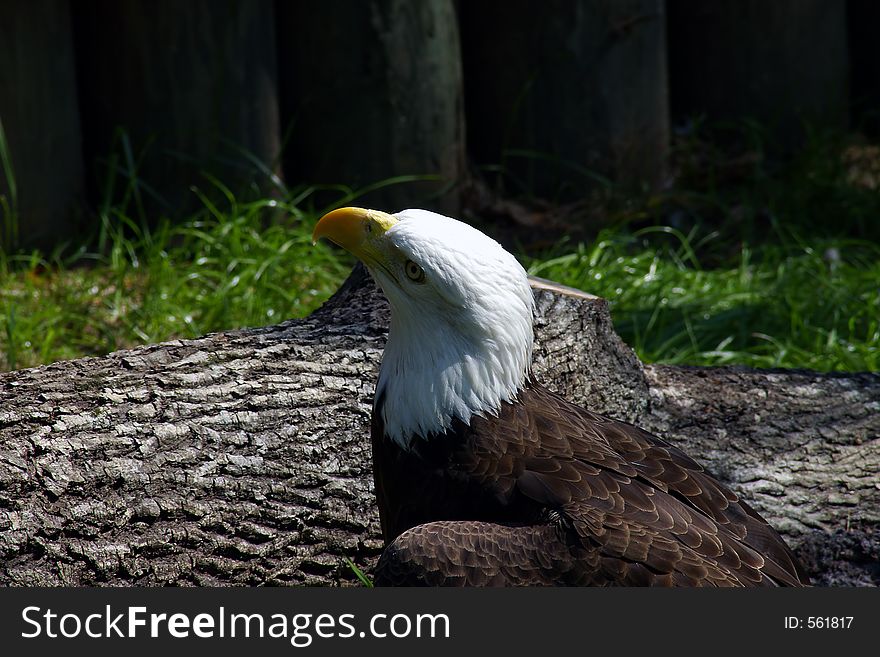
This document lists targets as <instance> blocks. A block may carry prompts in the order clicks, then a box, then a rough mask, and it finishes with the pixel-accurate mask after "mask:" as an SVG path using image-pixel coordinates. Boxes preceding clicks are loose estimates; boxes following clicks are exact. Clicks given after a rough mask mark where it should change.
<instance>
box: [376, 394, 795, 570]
mask: <svg viewBox="0 0 880 657" xmlns="http://www.w3.org/2000/svg"><path fill="white" fill-rule="evenodd" d="M381 403H382V400H381V398H380V399H379V400H378V402H377V407H381ZM380 416H381V413H379V412H374V413H373V418H374V419H373V427H372V439H373V461H374V468H375V480H376V494H377V498H378V502H379V511H380V517H381V521H382V532H383V535H384V538H385V542H386V546H387V547H386V550H385V552H384V553H383V555H382V558H381V559H380V562H379V568H378V570H377V574H376V583H377V584H380V585H438V586H439V585H446V586H449V585H460V586H487V585H510V586H523V585H550V586H552V585H593V586H779V585H781V586H803V585H806V584H807V583H808V580H807V577H806V575H805V574H804V572H803V570H802V568H801V567H800V566H799V565H798V563H797V560H796V559H795V557H794V556H793V555H792V553H791V551H790V550H789V548H788V547H787V546H786V545H785V543H784V542H783V540H782V538H781V537H780V536H779V534H777V533H776V531H774V530H773V528H771V527H770V526H769V525H768V524H767V522H766V521H765V520H764V519H763V518H761V517H760V516H759V515H758V514H757V513H755V512H754V511H753V510H752V509H750V508H749V507H748V506H747V505H746V504H745V503H744V502H742V501H741V500H739V499H738V498H737V496H736V495H734V494H733V493H732V492H731V491H730V490H729V489H727V488H726V487H725V486H723V485H722V484H720V483H719V482H718V481H716V480H715V479H714V478H713V477H712V476H711V475H709V474H707V473H706V472H705V471H704V470H703V468H702V467H701V466H700V465H698V464H697V463H696V462H694V461H693V460H692V459H690V458H689V457H688V456H686V455H685V454H684V453H683V452H681V451H680V450H678V449H677V448H675V447H673V446H672V445H669V444H667V443H665V442H664V441H662V440H660V439H659V438H657V437H656V436H653V435H651V434H650V433H648V432H646V431H643V430H642V429H639V428H638V427H635V426H633V425H630V424H626V423H624V422H619V421H617V420H613V419H610V418H607V417H604V416H601V415H598V414H595V413H592V412H590V411H587V410H585V409H583V408H580V407H578V406H575V405H573V404H571V403H569V402H567V401H566V400H564V399H562V398H561V397H559V396H558V395H555V394H553V393H551V392H549V391H548V390H546V389H545V388H542V387H540V386H537V385H529V386H527V387H525V388H524V389H523V390H521V391H520V393H519V396H518V399H517V400H516V401H515V402H514V403H505V404H503V405H502V407H501V409H500V411H499V414H498V416H497V417H488V418H484V417H474V418H472V419H471V422H470V425H469V426H468V425H466V424H465V423H463V422H457V423H456V424H455V425H454V426H453V428H452V429H451V430H450V431H448V432H447V433H445V434H443V435H439V436H431V437H430V438H429V439H422V438H415V439H414V441H413V443H412V449H410V450H403V449H401V448H400V447H399V446H398V445H396V444H395V443H394V442H392V441H391V440H389V439H388V438H387V437H386V436H385V431H384V427H383V426H382V422H381V420H380V419H379V418H380Z"/></svg>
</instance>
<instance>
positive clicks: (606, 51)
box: [0, 0, 880, 245]
mask: <svg viewBox="0 0 880 657" xmlns="http://www.w3.org/2000/svg"><path fill="white" fill-rule="evenodd" d="M878 19H880V3H878V2H873V1H872V0H848V1H847V0H773V1H772V2H767V1H765V0H712V1H706V0H665V1H664V0H541V1H538V0H507V1H500V0H499V1H491V0H459V1H457V2H456V1H455V0H277V1H273V0H185V1H184V0H69V1H68V0H0V121H2V129H3V133H2V134H4V135H5V144H4V143H2V142H0V147H2V148H0V154H3V155H4V156H5V157H3V158H0V219H2V220H3V221H4V222H5V223H6V225H5V226H4V230H2V231H0V234H2V235H4V236H5V239H6V240H7V242H8V241H9V239H10V235H11V233H12V232H13V231H12V230H11V228H12V226H11V223H12V221H13V220H14V219H15V221H16V223H17V225H18V229H19V233H20V240H19V243H20V244H23V245H28V244H42V245H51V244H53V243H55V242H57V241H58V240H61V239H64V238H68V237H70V236H72V235H76V234H79V233H80V232H81V231H82V230H84V229H88V228H89V226H88V222H89V221H90V220H91V219H90V218H91V217H94V209H95V208H97V207H100V205H101V203H102V201H103V200H104V199H105V198H107V197H108V195H109V194H110V192H108V181H113V182H115V184H116V187H115V188H113V189H114V190H115V191H116V192H118V190H119V188H120V186H121V185H124V184H125V182H126V180H127V179H136V180H137V181H138V187H137V192H138V194H140V195H141V196H142V200H143V203H144V204H145V206H146V207H148V209H149V213H151V214H155V213H159V212H161V213H165V214H168V215H170V216H180V215H183V214H184V213H185V212H186V211H187V209H188V208H190V207H191V205H192V203H193V201H194V197H193V195H192V193H191V192H190V186H191V185H194V184H195V185H200V186H203V187H204V186H210V183H208V182H206V179H205V178H204V176H203V175H202V173H201V172H202V171H209V172H211V173H212V174H214V175H216V176H217V178H219V179H220V180H222V181H223V182H224V183H226V184H227V185H229V186H230V187H232V188H233V189H239V188H241V187H242V186H247V185H256V186H259V187H262V188H271V186H272V182H271V181H272V176H273V175H277V176H279V177H280V178H281V179H283V180H284V181H286V184H288V185H291V186H293V185H297V184H311V183H318V184H320V183H328V184H330V183H345V184H348V185H352V186H363V185H368V184H370V183H374V182H376V181H379V180H382V179H386V178H390V177H393V176H401V175H413V174H416V175H419V174H426V175H430V176H432V177H433V179H432V180H422V181H420V182H414V183H411V184H405V185H396V186H393V187H388V188H385V189H384V190H382V191H381V192H377V193H375V194H373V195H372V197H371V198H370V199H368V201H367V202H371V203H376V204H381V205H383V206H384V207H388V208H390V209H396V208H400V207H402V206H406V205H415V204H419V205H424V206H430V207H434V208H437V209H440V210H444V211H447V212H455V211H456V207H457V203H458V195H457V187H456V185H457V184H458V183H460V182H461V181H462V180H463V179H464V178H465V172H466V169H467V168H468V166H470V165H473V164H476V165H497V166H498V167H501V168H502V169H503V170H504V172H505V174H506V179H507V180H508V181H509V184H510V189H509V191H510V192H511V193H517V192H520V191H522V190H528V191H529V193H532V194H535V195H539V196H544V197H547V198H551V199H554V198H555V199H561V198H572V197H577V196H579V195H583V194H585V193H587V192H588V190H589V189H590V188H591V186H593V185H595V184H597V181H598V180H602V179H610V180H614V181H617V182H619V183H622V184H624V185H643V184H648V185H652V184H657V183H658V182H660V181H661V180H662V179H663V177H664V166H665V163H666V160H667V155H668V145H669V140H670V132H671V130H672V126H673V125H675V124H676V123H678V122H681V121H684V120H686V119H687V118H688V117H692V116H697V115H701V116H705V117H706V118H707V119H709V120H715V119H728V118H731V119H737V118H742V117H753V118H755V119H757V120H758V121H760V122H762V123H763V124H765V125H767V126H769V127H770V128H771V132H772V134H773V135H774V138H775V139H776V140H777V141H778V142H779V143H780V144H783V145H786V144H788V145H790V144H792V143H796V142H797V141H798V140H799V139H800V138H801V137H802V134H803V132H802V125H803V122H804V121H807V122H809V123H811V124H814V125H817V126H820V127H831V128H834V129H845V128H847V126H848V125H852V124H853V123H855V124H857V125H856V126H854V127H861V126H862V124H863V123H865V124H868V125H869V126H870V121H872V120H873V121H875V123H874V124H873V127H874V129H875V130H876V127H877V125H876V117H877V108H878V107H880V53H878V45H877V44H878V43H880V40H877V39H876V38H875V37H874V34H873V32H874V30H875V29H876V25H877V24H878ZM114 172H115V173H116V174H117V175H116V178H113V177H112V176H111V175H110V174H111V173H114Z"/></svg>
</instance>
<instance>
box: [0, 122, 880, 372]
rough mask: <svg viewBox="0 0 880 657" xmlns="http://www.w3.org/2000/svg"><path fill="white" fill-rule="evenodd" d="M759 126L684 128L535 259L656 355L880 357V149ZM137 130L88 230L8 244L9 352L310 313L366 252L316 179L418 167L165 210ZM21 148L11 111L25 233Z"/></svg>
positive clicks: (273, 183) (212, 185) (813, 363)
mask: <svg viewBox="0 0 880 657" xmlns="http://www.w3.org/2000/svg"><path fill="white" fill-rule="evenodd" d="M756 134H757V133H754V132H747V133H746V137H747V138H746V139H744V140H741V141H742V142H743V143H745V144H746V151H745V153H744V155H740V156H736V157H732V156H731V155H730V153H723V152H721V151H719V150H717V149H714V148H713V147H711V145H709V144H707V142H705V141H702V140H700V139H699V138H698V137H694V136H689V137H688V138H686V139H683V140H680V141H679V144H678V148H677V153H676V160H675V161H676V167H677V169H678V176H677V183H676V184H675V185H674V186H672V187H670V188H669V189H667V190H666V191H664V192H662V193H659V194H653V195H638V194H632V193H629V194H622V193H620V191H619V190H614V189H613V188H612V187H609V186H607V185H606V186H603V187H602V189H601V192H600V193H598V194H597V195H596V198H597V199H598V203H593V204H592V205H590V204H587V205H586V206H585V210H584V211H585V212H588V213H591V216H592V217H595V216H600V217H601V218H602V222H603V223H604V225H606V226H608V228H606V229H605V230H603V231H602V232H601V233H600V234H599V235H598V236H597V237H595V238H593V239H591V238H589V236H587V237H585V238H584V239H581V240H579V241H576V242H570V243H561V244H558V245H557V246H555V247H554V248H552V249H550V250H546V249H545V250H542V251H541V252H540V253H535V252H534V250H531V252H527V249H526V248H522V249H520V257H521V259H522V261H523V262H524V263H525V264H526V265H527V267H528V268H529V269H530V271H531V272H533V273H535V274H538V275H540V276H544V277H547V278H551V279H555V280H558V281H560V282H562V283H566V284H568V285H572V286H575V287H579V288H582V289H584V290H587V291H589V292H592V293H594V294H598V295H600V296H604V297H606V298H608V299H609V300H610V301H611V303H612V313H613V318H614V322H615V326H616V328H617V330H618V332H619V333H620V334H621V336H622V337H623V338H624V339H625V340H626V341H627V342H629V343H630V344H631V345H632V346H633V347H634V348H635V349H636V351H637V352H638V354H639V356H640V357H641V358H642V359H643V360H645V361H648V362H665V363H678V364H699V365H721V364H745V365H750V366H756V367H806V368H812V369H817V370H823V371H830V370H849V371H857V370H875V371H876V370H880V149H876V148H875V150H871V147H868V148H867V149H864V148H862V150H858V149H857V151H856V152H855V155H853V151H852V148H851V144H848V143H847V142H846V141H842V140H841V139H839V138H827V137H817V136H814V137H813V138H811V139H810V141H809V142H808V144H807V146H806V147H805V148H804V149H803V151H802V152H800V153H798V154H796V156H795V157H793V158H791V159H790V160H789V161H788V162H787V163H786V164H785V165H784V166H780V165H775V164H772V163H771V161H770V160H769V159H766V158H764V157H763V155H762V142H761V139H760V135H757V136H756ZM122 146H123V148H122V149H121V150H122V153H121V155H120V156H119V157H118V158H116V159H115V160H111V162H115V164H113V166H112V167H111V175H110V176H108V178H107V181H106V182H107V184H106V187H105V201H104V203H103V204H102V207H101V208H100V209H99V211H98V221H99V225H100V230H99V232H98V233H97V234H96V235H93V236H88V237H87V238H85V239H84V240H83V243H84V244H86V245H88V246H81V247H78V248H66V249H60V250H59V251H57V252H56V253H54V254H51V255H45V254H40V253H33V254H8V253H4V252H3V251H2V250H0V369H3V370H9V369H16V368H21V367H29V366H34V365H39V364H43V363H50V362H53V361H56V360H61V359H67V358H76V357H80V356H84V355H100V354H105V353H108V352H110V351H113V350H116V349H121V348H126V347H132V346H135V345H138V344H144V343H154V342H159V341H163V340H168V339H172V338H187V337H197V336H200V335H203V334H205V333H208V332H211V331H218V330H227V329H233V328H239V327H245V326H260V325H266V324H273V323H277V322H279V321H281V320H283V319H286V318H292V317H302V316H304V315H306V314H308V313H309V312H311V311H312V310H313V309H314V308H316V307H317V306H318V305H319V304H320V303H322V302H323V301H324V300H325V299H326V298H327V297H328V296H329V295H330V294H331V293H332V292H333V291H334V290H335V289H336V288H337V287H338V285H339V284H340V283H341V282H342V280H343V278H344V276H345V275H346V274H347V272H348V270H349V268H350V266H351V264H352V261H351V260H350V259H347V258H346V256H344V255H343V254H341V253H340V252H339V251H338V250H333V249H330V248H328V247H327V246H326V245H325V244H319V245H317V247H314V246H312V244H311V230H312V227H313V225H314V222H315V220H316V219H317V217H318V216H319V215H320V214H321V213H323V212H324V211H325V210H327V209H329V208H314V207H310V205H312V204H313V203H314V192H315V191H321V192H327V191H331V192H333V193H334V194H336V198H337V201H336V202H335V203H334V204H333V205H334V206H337V205H346V204H351V203H352V202H353V200H354V199H355V198H356V197H357V195H358V194H360V193H365V192H367V191H371V189H375V188H376V187H379V186H382V185H386V184H395V183H399V182H407V181H411V180H416V179H418V178H411V177H410V178H399V179H393V180H389V181H383V182H382V183H379V184H377V185H376V186H374V187H372V188H370V189H366V190H359V191H353V190H351V189H349V188H346V187H343V186H338V187H333V188H323V189H321V190H316V189H315V188H309V187H298V188H292V189H289V188H287V187H285V186H284V185H283V183H281V181H279V180H277V178H275V177H274V176H273V175H272V172H271V171H263V172H261V174H262V175H264V177H265V179H266V180H269V181H270V187H271V188H272V189H271V195H272V196H273V198H272V199H269V198H261V197H260V196H258V195H257V194H255V193H254V191H253V190H251V191H249V192H247V193H246V194H243V195H239V196H236V195H234V194H233V193H232V192H231V191H230V190H229V189H227V188H226V187H225V186H224V185H223V184H221V183H220V182H219V181H217V180H215V179H213V178H210V176H206V180H208V181H209V185H207V187H206V189H205V190H200V189H194V190H193V191H194V193H195V194H196V195H197V196H198V197H199V198H200V199H201V203H202V209H201V210H199V211H198V212H196V213H195V214H194V215H193V216H192V217H190V218H189V220H187V221H184V222H183V223H177V224H172V223H170V222H167V221H161V222H158V225H155V224H152V223H151V222H149V221H147V217H146V211H145V209H144V203H143V201H142V194H145V193H146V194H151V193H153V192H152V191H151V190H150V189H149V187H148V186H146V185H144V184H143V181H139V180H138V178H137V160H136V158H135V157H134V156H133V154H132V151H131V149H130V148H129V147H128V146H127V142H126V141H125V140H124V139H123V144H122ZM4 154H6V155H8V153H7V149H6V148H5V145H4V143H3V141H2V127H0V156H3V157H0V160H2V161H0V171H2V173H3V175H4V176H5V177H6V179H7V183H8V185H7V188H8V189H9V190H10V198H6V197H3V196H0V218H3V220H4V225H5V226H6V228H7V232H6V233H5V234H4V235H3V236H2V239H3V240H5V241H6V242H7V243H9V241H10V240H12V239H14V237H15V235H14V232H15V231H14V226H15V224H17V223H18V221H19V219H20V217H19V216H18V215H17V209H16V198H15V184H14V177H13V175H12V174H13V172H12V163H11V161H10V159H9V158H8V157H7V156H5V155H4ZM863 160H864V161H863ZM113 167H115V170H114V169H113ZM872 172H873V173H872ZM114 174H115V175H114ZM872 176H873V177H872ZM245 197H246V198H249V199H254V200H242V199H243V198H245ZM10 226H12V228H10ZM149 226H153V227H149ZM529 232H530V233H535V231H529ZM537 232H538V233H542V231H537ZM541 236H542V237H543V233H542V235H541Z"/></svg>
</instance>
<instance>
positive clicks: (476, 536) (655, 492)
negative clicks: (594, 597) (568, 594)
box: [313, 208, 808, 586]
mask: <svg viewBox="0 0 880 657" xmlns="http://www.w3.org/2000/svg"><path fill="white" fill-rule="evenodd" d="M321 237H324V238H327V239H329V240H331V241H332V242H335V243H336V244H338V245H339V246H341V247H343V248H344V249H346V250H348V251H350V252H351V253H352V254H354V255H355V256H356V257H358V258H359V259H360V260H361V261H362V262H363V263H364V264H365V265H366V267H367V269H368V270H369V272H370V273H371V275H372V276H373V278H374V279H375V280H376V282H377V283H378V284H379V286H380V287H381V288H382V290H383V291H384V293H385V295H386V296H387V297H388V301H389V302H390V304H391V327H390V331H389V334H388V342H387V345H386V347H385V353H384V356H383V359H382V366H381V369H380V373H379V379H378V383H377V386H376V394H375V399H374V405H373V413H372V429H371V434H372V449H373V468H374V477H375V489H376V497H377V501H378V506H379V516H380V520H381V525H382V534H383V537H384V540H385V546H386V547H385V549H384V551H383V553H382V556H381V557H380V559H379V564H378V566H377V570H376V574H375V581H376V584H378V585H428V586H529V585H550V586H563V585H576V586H580V585H590V586H804V585H806V584H808V579H807V577H806V575H805V573H804V571H803V569H802V567H801V566H800V565H799V564H798V562H797V560H796V558H795V557H794V555H793V554H792V552H791V550H790V549H789V548H788V546H787V545H786V544H785V543H784V542H783V540H782V538H781V537H780V536H779V534H778V533H777V532H776V531H775V530H774V529H773V528H772V527H770V526H769V525H768V524H767V522H766V521H765V520H764V519H763V518H762V517H761V516H759V515H758V514H757V513H756V512H755V511H753V510H752V509H751V508H750V507H749V506H748V505H747V504H746V503H745V502H744V501H742V500H741V499H739V498H738V497H737V495H735V494H734V493H733V492H732V491H730V490H729V489H728V488H726V487H725V486H724V485H722V484H721V483H719V482H718V481H717V480H716V479H714V478H713V477H712V476H711V475H710V474H708V473H707V472H706V471H705V470H704V469H703V468H702V467H701V466H700V465H698V464H697V463H696V462H695V461H693V460H692V459H691V458H689V457H688V456H687V455H686V454H684V453H683V452H682V451H680V450H679V449H677V448H675V447H674V446H673V445H670V444H669V443H667V442H664V441H663V440H661V439H660V438H658V437H656V436H654V435H652V434H650V433H648V432H647V431H644V430H642V429H640V428H638V427H636V426H633V425H631V424H627V423H625V422H621V421H618V420H614V419H611V418H609V417H605V416H603V415H600V414H598V413H594V412H592V411H589V410H587V409H585V408H581V407H579V406H577V405H575V404H572V403H570V402H568V401H566V400H565V399H563V398H562V397H560V396H559V395H556V394H554V393H553V392H551V391H549V390H548V389H546V388H544V387H542V386H541V385H539V384H538V383H537V382H536V381H535V380H534V379H533V377H532V376H531V372H530V362H531V355H532V341H533V329H532V321H533V312H534V299H533V296H532V292H531V288H530V285H529V281H528V277H527V275H526V272H525V271H524V270H523V268H522V266H520V264H519V263H518V262H517V260H516V259H515V258H514V257H513V256H512V255H511V254H509V253H508V252H507V251H505V250H504V249H503V248H502V247H501V245H500V244H498V243H497V242H495V241H494V240H492V239H491V238H489V237H487V236H486V235H484V234H483V233H481V232H480V231H478V230H476V229H475V228H473V227H471V226H469V225H467V224H465V223H462V222H460V221H457V220H455V219H452V218H449V217H444V216H441V215H438V214H435V213H432V212H428V211H425V210H404V211H402V212H399V213H397V214H395V215H391V214H386V213H384V212H379V211H376V210H366V209H362V208H342V209H338V210H334V211H333V212H330V213H329V214H326V215H325V216H324V217H322V218H321V220H320V221H319V222H318V224H317V225H316V226H315V230H314V234H313V239H314V240H315V241H317V240H318V239H319V238H321Z"/></svg>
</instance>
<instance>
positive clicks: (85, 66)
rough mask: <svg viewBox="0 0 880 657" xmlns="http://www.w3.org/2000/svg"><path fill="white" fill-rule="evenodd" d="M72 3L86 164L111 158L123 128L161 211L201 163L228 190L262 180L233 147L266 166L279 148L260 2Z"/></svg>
mask: <svg viewBox="0 0 880 657" xmlns="http://www.w3.org/2000/svg"><path fill="white" fill-rule="evenodd" d="M72 6H73V8H74V12H75V18H76V20H77V23H76V26H77V38H78V41H77V44H78V51H79V52H78V55H79V56H80V62H79V63H80V66H79V73H80V81H81V84H82V92H83V99H84V101H83V114H84V117H83V118H84V124H85V131H86V137H87V144H88V148H87V149H86V152H87V156H88V161H89V163H90V165H94V163H95V162H96V160H97V159H99V158H105V157H107V156H108V154H110V152H111V151H114V149H115V153H116V154H118V155H120V156H122V152H123V151H122V148H121V147H120V144H119V143H118V139H117V138H115V137H114V133H115V131H116V129H117V128H121V129H122V130H124V131H126V133H127V134H128V135H129V137H130V140H131V144H132V149H133V154H134V157H135V158H139V157H141V156H143V160H142V164H141V166H140V167H139V169H138V171H137V175H138V177H139V178H141V179H142V180H143V181H144V182H145V183H146V184H147V185H149V186H151V187H152V188H154V189H155V190H156V192H157V194H158V197H159V199H154V200H158V208H160V209H161V210H162V211H164V212H167V213H169V214H171V215H172V216H173V215H177V214H181V213H182V212H185V211H186V210H187V209H188V208H191V207H192V206H193V205H194V204H196V203H197V201H196V200H195V198H194V196H193V194H192V193H191V192H190V191H189V186H190V185H192V184H196V185H198V186H199V187H201V188H211V183H209V182H208V181H207V180H205V179H204V178H203V177H202V176H201V175H200V172H201V171H202V170H206V171H209V172H211V173H212V174H214V175H216V176H217V177H218V178H219V179H220V180H221V181H222V182H223V183H224V184H226V185H227V186H229V187H230V188H231V189H232V190H233V191H239V190H240V189H241V188H242V187H244V186H245V185H246V184H248V183H251V182H253V181H256V183H257V184H260V185H261V186H263V185H265V184H266V183H268V175H267V174H266V173H265V172H260V171H259V167H257V166H254V165H253V164H252V163H250V162H249V161H248V157H247V156H245V155H243V153H248V154H250V156H252V158H253V159H254V160H256V161H257V162H259V166H261V167H264V168H265V169H268V170H272V169H273V167H274V163H275V161H276V158H277V157H278V154H279V150H280V142H279V135H280V131H279V125H278V110H277V85H276V53H275V32H274V18H273V16H274V5H273V3H272V1H271V0H255V1H253V2H242V1H239V0H222V1H221V0H218V1H216V2H212V1H210V0H189V1H187V2H175V1H173V0H155V1H148V0H122V1H119V0H88V1H85V2H83V1H79V2H76V3H73V5H72ZM121 164H122V166H123V167H125V166H127V164H126V163H125V162H124V161H122V162H121ZM101 175H102V173H101V172H99V174H98V176H99V177H101ZM142 194H143V197H144V198H145V199H147V200H149V199H150V198H151V197H150V194H149V192H148V190H147V188H146V187H144V188H142ZM153 207H157V206H156V205H153Z"/></svg>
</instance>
